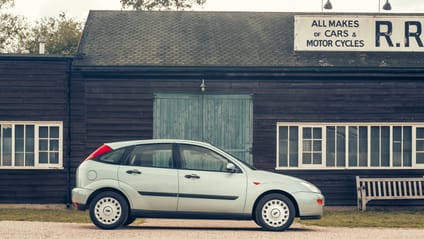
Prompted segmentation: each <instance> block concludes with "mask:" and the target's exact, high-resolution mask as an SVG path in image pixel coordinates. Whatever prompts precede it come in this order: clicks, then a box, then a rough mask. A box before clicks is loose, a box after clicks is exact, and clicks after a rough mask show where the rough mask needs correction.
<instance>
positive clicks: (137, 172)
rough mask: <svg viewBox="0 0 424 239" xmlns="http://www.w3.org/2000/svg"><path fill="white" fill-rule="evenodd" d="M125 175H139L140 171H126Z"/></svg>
mask: <svg viewBox="0 0 424 239" xmlns="http://www.w3.org/2000/svg"><path fill="white" fill-rule="evenodd" d="M126 173H128V174H141V172H140V171H138V170H137V169H133V170H127V172H126Z"/></svg>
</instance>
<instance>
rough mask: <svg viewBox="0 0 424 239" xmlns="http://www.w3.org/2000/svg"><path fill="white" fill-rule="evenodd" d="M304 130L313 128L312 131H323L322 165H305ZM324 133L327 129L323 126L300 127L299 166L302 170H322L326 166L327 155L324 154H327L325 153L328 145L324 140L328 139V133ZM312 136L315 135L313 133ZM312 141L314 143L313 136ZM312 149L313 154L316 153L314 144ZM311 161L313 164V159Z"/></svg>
mask: <svg viewBox="0 0 424 239" xmlns="http://www.w3.org/2000/svg"><path fill="white" fill-rule="evenodd" d="M304 128H312V131H313V130H314V129H315V128H320V129H321V164H313V163H311V164H304V163H303V153H304V151H303V141H304V138H303V129H304ZM324 131H325V127H324V126H321V125H307V126H302V127H299V129H298V132H299V137H298V140H299V147H298V164H299V167H300V168H322V167H324V166H325V163H326V161H325V155H324V153H325V151H324V149H325V148H324V147H327V145H326V144H325V142H324V141H325V140H324V139H326V132H324ZM312 135H313V133H312ZM311 140H312V141H314V138H313V136H312V139H311ZM311 147H312V151H311V152H312V154H313V152H315V151H314V149H313V144H312V145H311ZM311 160H312V162H313V158H312V159H311Z"/></svg>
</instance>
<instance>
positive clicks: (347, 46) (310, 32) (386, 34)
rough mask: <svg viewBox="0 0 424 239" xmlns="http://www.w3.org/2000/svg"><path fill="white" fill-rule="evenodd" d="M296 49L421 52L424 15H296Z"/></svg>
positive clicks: (423, 35) (423, 34)
mask: <svg viewBox="0 0 424 239" xmlns="http://www.w3.org/2000/svg"><path fill="white" fill-rule="evenodd" d="M294 22H295V23H294V50H295V51H362V52H367V51H372V52H424V45H423V42H424V33H423V27H424V16H349V15H346V16H345V15H339V16H335V15H332V16H319V15H314V16H312V15H311V16H306V15H302V16H295V18H294Z"/></svg>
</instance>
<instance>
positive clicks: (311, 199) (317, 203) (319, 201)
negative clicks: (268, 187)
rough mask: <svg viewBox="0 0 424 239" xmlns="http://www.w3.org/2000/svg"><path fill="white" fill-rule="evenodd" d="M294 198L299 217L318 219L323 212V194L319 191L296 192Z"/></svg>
mask: <svg viewBox="0 0 424 239" xmlns="http://www.w3.org/2000/svg"><path fill="white" fill-rule="evenodd" d="M294 196H295V198H296V201H297V204H298V206H299V217H300V218H301V219H303V220H307V219H320V218H321V217H322V215H323V214H324V204H325V199H324V196H323V195H322V194H320V193H313V192H297V193H295V195H294Z"/></svg>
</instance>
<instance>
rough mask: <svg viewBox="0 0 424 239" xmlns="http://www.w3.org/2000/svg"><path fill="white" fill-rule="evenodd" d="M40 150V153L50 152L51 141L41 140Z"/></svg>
mask: <svg viewBox="0 0 424 239" xmlns="http://www.w3.org/2000/svg"><path fill="white" fill-rule="evenodd" d="M38 148H39V150H40V151H48V150H49V141H48V140H46V139H40V141H39V147H38Z"/></svg>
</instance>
